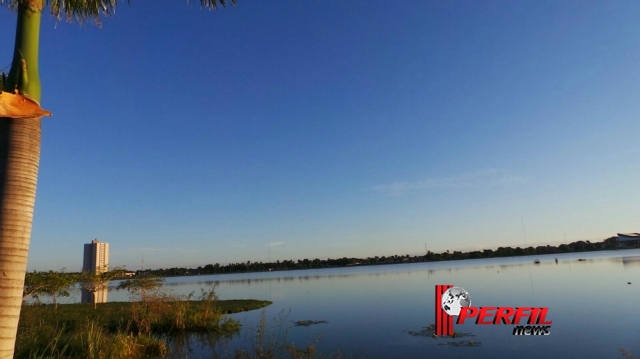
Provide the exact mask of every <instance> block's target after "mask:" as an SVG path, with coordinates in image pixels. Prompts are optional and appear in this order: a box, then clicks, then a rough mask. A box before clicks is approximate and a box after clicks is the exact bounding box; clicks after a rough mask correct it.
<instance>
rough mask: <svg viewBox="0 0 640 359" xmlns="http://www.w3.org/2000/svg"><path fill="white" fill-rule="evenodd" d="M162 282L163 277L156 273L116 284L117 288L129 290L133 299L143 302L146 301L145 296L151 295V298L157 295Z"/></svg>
mask: <svg viewBox="0 0 640 359" xmlns="http://www.w3.org/2000/svg"><path fill="white" fill-rule="evenodd" d="M163 284H164V278H162V277H159V276H157V275H149V276H143V277H139V278H134V279H127V280H125V281H122V282H120V284H119V285H118V288H117V289H118V290H120V289H125V290H127V291H129V293H131V295H132V296H133V299H134V300H138V301H141V302H143V303H144V302H146V301H147V297H149V295H151V297H152V298H155V297H157V294H158V293H159V291H160V289H161V288H162V285H163Z"/></svg>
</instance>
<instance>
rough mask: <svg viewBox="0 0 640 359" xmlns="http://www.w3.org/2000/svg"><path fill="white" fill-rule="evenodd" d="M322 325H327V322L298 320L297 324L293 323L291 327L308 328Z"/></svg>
mask: <svg viewBox="0 0 640 359" xmlns="http://www.w3.org/2000/svg"><path fill="white" fill-rule="evenodd" d="M322 323H329V322H327V321H326V320H299V321H297V322H294V323H293V325H294V326H296V327H308V326H310V325H313V324H322Z"/></svg>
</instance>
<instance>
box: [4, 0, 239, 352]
mask: <svg viewBox="0 0 640 359" xmlns="http://www.w3.org/2000/svg"><path fill="white" fill-rule="evenodd" d="M230 1H231V3H235V0H230ZM226 3H227V0H200V5H201V6H202V7H205V8H209V9H215V8H216V7H217V6H218V5H222V6H225V5H226ZM117 4H118V1H117V0H0V6H6V7H8V8H9V9H11V10H15V11H17V13H18V16H17V22H16V33H15V44H14V49H13V59H12V62H11V68H10V70H9V73H8V75H7V76H5V74H2V76H1V77H0V79H1V81H0V82H1V84H0V85H1V86H2V88H1V89H0V90H2V92H0V109H3V110H5V111H4V112H0V273H2V275H1V276H0V288H2V296H0V358H11V357H13V352H14V346H15V338H16V331H17V329H18V319H19V318H20V307H21V302H22V296H23V287H24V280H25V272H26V268H27V256H28V253H29V241H30V238H31V225H32V223H33V209H34V205H35V198H36V184H37V179H38V167H39V162H40V143H41V142H40V140H41V117H42V116H43V115H47V114H50V113H48V112H47V111H43V110H42V109H41V108H40V98H41V86H40V77H39V71H38V51H39V40H40V20H41V16H42V12H43V10H44V9H45V7H49V9H50V10H51V14H52V15H53V16H54V17H55V18H57V19H61V18H66V19H67V20H69V21H77V22H85V21H93V22H95V23H97V24H99V23H100V16H105V15H110V14H111V13H113V11H114V10H115V8H116V6H117ZM16 104H19V105H20V106H21V107H20V106H18V107H17V108H15V109H16V110H17V111H6V110H7V109H12V108H13V107H12V106H14V107H15V105H16ZM27 105H28V106H27Z"/></svg>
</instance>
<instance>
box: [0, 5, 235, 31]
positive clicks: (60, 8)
mask: <svg viewBox="0 0 640 359" xmlns="http://www.w3.org/2000/svg"><path fill="white" fill-rule="evenodd" d="M27 1H29V0H0V6H2V5H5V6H7V7H8V8H9V9H14V10H15V9H17V7H18V4H19V3H26V2H27ZM42 1H43V2H44V5H45V7H49V8H50V9H51V15H52V16H53V17H55V18H56V19H61V18H63V17H64V18H66V20H67V21H69V22H73V21H77V22H79V23H83V22H85V21H93V22H95V23H96V24H98V25H99V24H100V16H109V15H113V13H115V10H116V7H117V6H118V0H42ZM126 1H127V3H130V0H126ZM194 1H195V0H187V4H191V3H192V2H194ZM199 1H200V7H202V8H206V9H210V10H215V9H217V8H218V5H220V6H223V7H225V6H227V3H231V4H232V5H235V4H236V0H199Z"/></svg>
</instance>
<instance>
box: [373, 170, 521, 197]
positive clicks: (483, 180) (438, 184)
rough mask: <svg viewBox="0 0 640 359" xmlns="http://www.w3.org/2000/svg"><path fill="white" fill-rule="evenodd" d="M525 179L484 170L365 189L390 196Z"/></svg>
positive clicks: (504, 172) (506, 173)
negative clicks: (416, 191)
mask: <svg viewBox="0 0 640 359" xmlns="http://www.w3.org/2000/svg"><path fill="white" fill-rule="evenodd" d="M524 182H525V179H524V178H523V177H520V176H516V175H512V174H511V173H510V172H509V171H502V170H485V171H480V172H476V173H471V174H465V175H460V176H453V177H441V178H428V179H426V180H424V181H416V182H393V183H390V184H383V185H375V186H370V187H369V188H367V189H368V190H370V191H378V192H384V193H390V194H400V193H402V192H407V191H415V190H425V189H437V188H472V187H489V186H504V185H515V184H522V183H524Z"/></svg>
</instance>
